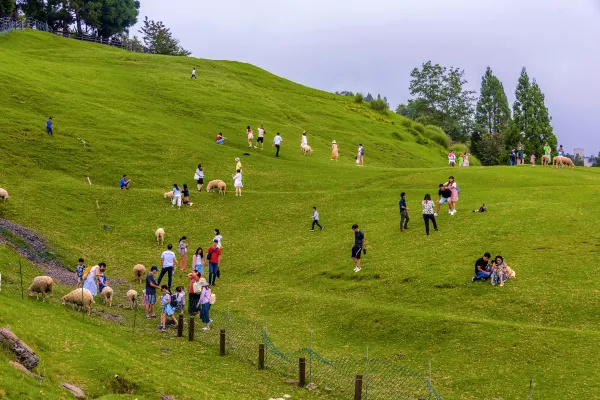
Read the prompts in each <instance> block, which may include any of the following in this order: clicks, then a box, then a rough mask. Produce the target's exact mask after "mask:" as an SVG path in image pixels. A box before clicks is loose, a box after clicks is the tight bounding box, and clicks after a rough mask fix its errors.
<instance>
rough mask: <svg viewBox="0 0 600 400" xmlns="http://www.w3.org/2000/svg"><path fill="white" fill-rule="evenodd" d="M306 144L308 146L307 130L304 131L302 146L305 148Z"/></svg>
mask: <svg viewBox="0 0 600 400" xmlns="http://www.w3.org/2000/svg"><path fill="white" fill-rule="evenodd" d="M304 146H308V138H307V137H306V131H304V132H302V142H301V143H300V148H301V149H304Z"/></svg>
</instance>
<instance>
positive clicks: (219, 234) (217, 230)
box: [213, 228, 223, 249]
mask: <svg viewBox="0 0 600 400" xmlns="http://www.w3.org/2000/svg"><path fill="white" fill-rule="evenodd" d="M214 234H215V237H214V238H213V242H214V241H215V240H216V241H217V247H218V248H219V249H220V248H221V239H223V236H221V231H220V230H219V229H217V228H215V231H214Z"/></svg>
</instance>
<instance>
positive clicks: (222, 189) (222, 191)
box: [217, 181, 227, 196]
mask: <svg viewBox="0 0 600 400" xmlns="http://www.w3.org/2000/svg"><path fill="white" fill-rule="evenodd" d="M217 186H218V187H219V194H222V195H223V196H225V193H227V184H226V183H225V182H223V181H219V183H218V184H217Z"/></svg>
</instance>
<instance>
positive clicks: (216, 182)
mask: <svg viewBox="0 0 600 400" xmlns="http://www.w3.org/2000/svg"><path fill="white" fill-rule="evenodd" d="M219 182H223V181H220V180H218V179H215V180H214V181H210V182H208V185H206V191H207V192H212V191H213V190H215V189H217V188H218V187H219Z"/></svg>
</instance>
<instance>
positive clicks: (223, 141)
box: [217, 139, 225, 144]
mask: <svg viewBox="0 0 600 400" xmlns="http://www.w3.org/2000/svg"><path fill="white" fill-rule="evenodd" d="M223 143H225V139H219V140H217V144H223Z"/></svg>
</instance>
